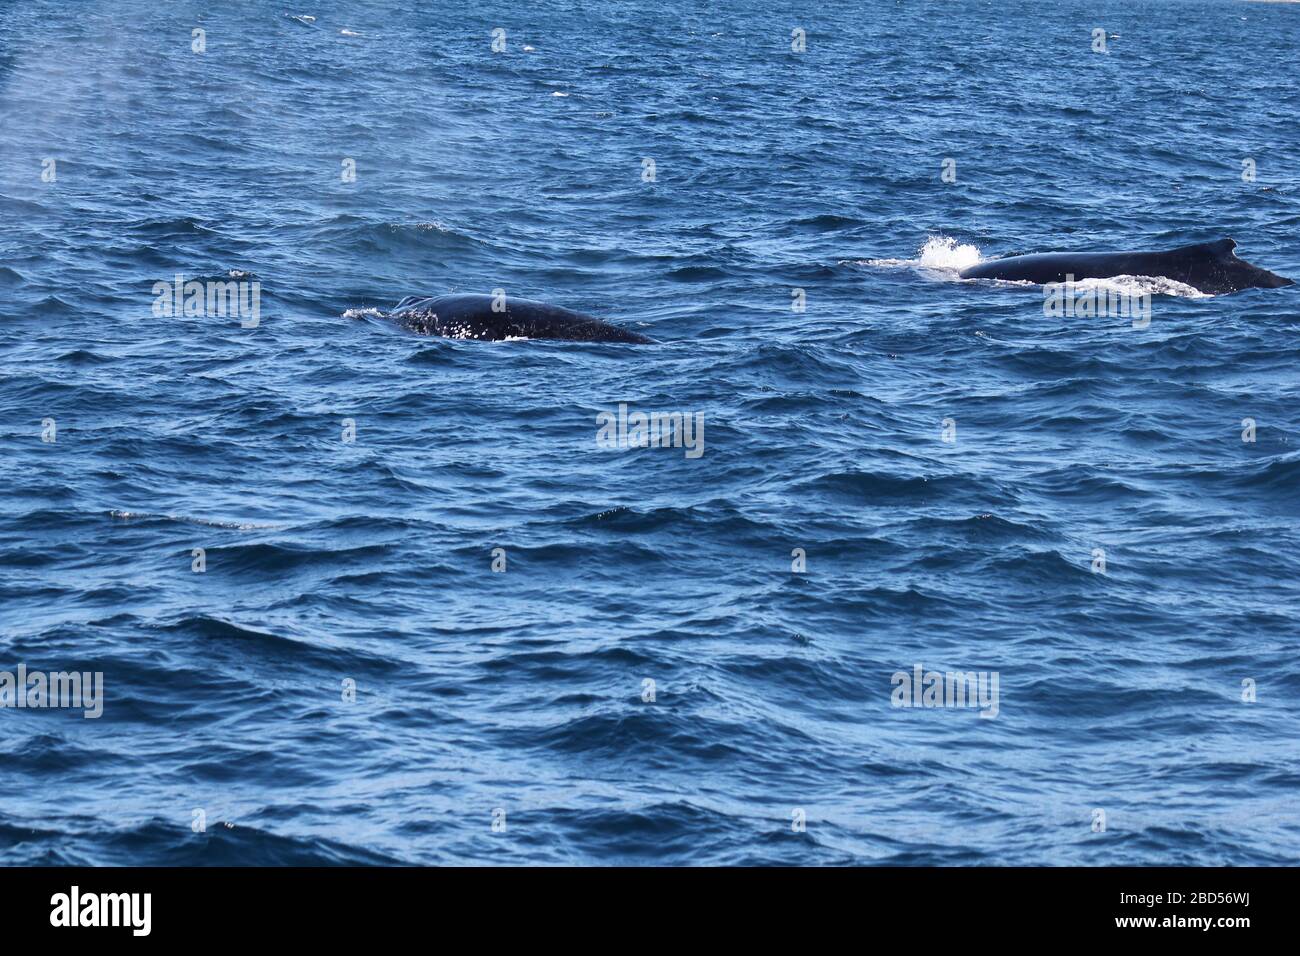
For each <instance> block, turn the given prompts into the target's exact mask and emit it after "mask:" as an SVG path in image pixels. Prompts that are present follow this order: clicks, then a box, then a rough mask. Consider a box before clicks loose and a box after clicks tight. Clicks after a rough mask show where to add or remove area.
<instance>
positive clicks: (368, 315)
mask: <svg viewBox="0 0 1300 956" xmlns="http://www.w3.org/2000/svg"><path fill="white" fill-rule="evenodd" d="M383 316H384V312H383V310H382V309H348V310H347V311H346V312H344V313H343V318H345V319H380V318H383Z"/></svg>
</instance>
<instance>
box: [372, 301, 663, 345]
mask: <svg viewBox="0 0 1300 956" xmlns="http://www.w3.org/2000/svg"><path fill="white" fill-rule="evenodd" d="M388 317H389V318H390V319H393V320H394V321H396V322H397V323H398V324H399V325H401V326H402V327H403V328H405V329H408V330H410V331H412V332H416V333H419V334H420V335H441V336H443V337H444V338H449V339H480V340H483V341H489V342H500V341H503V340H505V339H563V340H566V341H570V342H628V343H633V344H637V345H647V344H649V343H650V342H651V341H652V340H651V339H648V338H646V337H645V336H644V335H641V334H639V333H637V332H630V331H628V330H627V329H620V328H619V327H618V326H616V325H610V324H609V323H608V322H605V321H603V320H601V319H597V318H595V317H594V316H590V315H583V314H582V313H581V312H574V311H572V310H570V309H562V308H560V307H559V306H555V305H547V304H546V303H545V302H534V301H533V300H531V299H516V298H511V297H509V296H504V297H500V298H498V297H496V296H491V295H436V296H417V295H411V296H407V297H406V298H405V299H403V300H402V301H401V302H399V303H397V308H395V309H393V311H392V312H390V313H388Z"/></svg>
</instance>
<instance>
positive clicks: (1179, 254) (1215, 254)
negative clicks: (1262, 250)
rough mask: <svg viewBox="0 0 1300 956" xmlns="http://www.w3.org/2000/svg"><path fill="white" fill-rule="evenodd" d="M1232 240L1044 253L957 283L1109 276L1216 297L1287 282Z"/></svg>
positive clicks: (989, 265) (996, 264)
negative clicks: (1246, 256) (1164, 282)
mask: <svg viewBox="0 0 1300 956" xmlns="http://www.w3.org/2000/svg"><path fill="white" fill-rule="evenodd" d="M1236 248H1237V243H1236V242H1235V241H1234V240H1233V239H1229V238H1224V239H1217V240H1215V241H1213V242H1197V243H1192V244H1191V245H1186V246H1179V247H1178V248H1176V249H1169V250H1167V251H1163V252H1047V253H1037V254H1033V255H1025V256H1009V257H1007V258H1004V259H989V260H986V261H984V262H981V263H979V264H977V265H975V266H972V267H971V268H969V269H966V270H964V271H963V272H962V273H961V277H962V278H963V279H1004V280H1012V281H1022V282H1024V281H1027V282H1035V283H1039V284H1042V285H1046V284H1048V283H1055V282H1068V281H1071V280H1075V281H1078V280H1082V279H1109V278H1113V277H1115V276H1121V275H1128V276H1153V277H1163V278H1167V279H1173V280H1174V281H1175V282H1180V283H1182V284H1183V285H1188V286H1191V287H1192V288H1194V289H1196V290H1198V291H1200V292H1204V293H1208V294H1210V295H1219V294H1222V293H1224V292H1236V291H1239V290H1241V289H1248V288H1266V289H1274V288H1278V287H1280V286H1286V285H1291V284H1292V282H1291V280H1290V279H1287V278H1285V277H1283V276H1279V275H1276V274H1274V273H1272V272H1269V271H1268V270H1267V269H1260V268H1259V267H1258V266H1253V265H1251V264H1250V263H1249V262H1246V261H1245V260H1243V259H1239V258H1237V256H1236V253H1235V252H1234V250H1235V249H1236Z"/></svg>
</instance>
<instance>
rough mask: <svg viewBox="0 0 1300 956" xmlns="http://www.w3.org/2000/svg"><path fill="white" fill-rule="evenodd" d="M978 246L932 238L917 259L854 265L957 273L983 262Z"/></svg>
mask: <svg viewBox="0 0 1300 956" xmlns="http://www.w3.org/2000/svg"><path fill="white" fill-rule="evenodd" d="M983 258H984V257H983V256H981V255H980V250H979V247H978V246H973V245H968V244H965V243H959V242H958V241H957V240H956V239H953V238H952V237H951V236H930V237H929V238H928V239H926V240H925V245H923V246H921V248H920V249H919V250H918V252H917V255H916V258H915V259H865V260H863V259H859V260H856V261H855V262H854V263H853V264H854V265H868V266H886V267H890V268H898V267H905V268H909V269H933V270H937V271H941V272H952V273H957V272H960V271H961V270H962V269H969V268H970V267H971V266H973V265H976V264H978V263H979V262H981V261H982V260H983Z"/></svg>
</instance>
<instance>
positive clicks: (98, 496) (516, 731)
mask: <svg viewBox="0 0 1300 956" xmlns="http://www.w3.org/2000/svg"><path fill="white" fill-rule="evenodd" d="M287 14H293V15H298V16H299V19H294V18H292V17H291V16H289V15H287ZM311 18H314V19H311ZM496 28H501V29H503V30H504V31H505V33H504V37H503V38H502V37H501V35H499V34H498V35H497V36H498V40H499V42H498V45H500V42H504V47H505V48H504V50H502V51H501V52H494V51H493V48H492V47H493V39H494V35H493V31H494V30H495V29H496ZM196 29H197V30H201V31H203V32H202V33H201V34H198V35H196V34H195V33H194V32H193V31H195V30H196ZM796 29H802V30H803V31H805V33H804V36H805V37H806V49H805V50H804V51H802V52H796V51H794V50H793V49H792V43H796V42H797V40H798V37H797V36H792V31H795V30H796ZM1097 29H1100V30H1101V31H1102V40H1103V41H1104V44H1105V47H1106V52H1095V51H1094V49H1093V45H1094V42H1095V39H1094V32H1093V31H1094V30H1097ZM196 46H198V47H199V48H201V52H196V50H195V47H196ZM1297 49H1300V5H1287V4H1264V3H1239V2H1229V0H1146V2H1118V0H1115V2H1096V3H1086V4H1080V3H1067V2H1056V0H1032V2H1031V0H998V2H992V0H990V2H942V3H940V2H929V3H927V2H919V0H907V2H903V0H897V2H883V0H882V2H865V0H863V2H854V3H847V2H840V0H829V2H822V3H818V4H815V5H812V6H802V7H800V6H798V5H793V6H792V5H788V4H783V3H766V2H757V0H745V2H741V3H735V4H720V5H716V6H715V5H705V4H698V3H691V2H688V3H686V4H679V5H673V6H671V7H660V6H656V5H646V4H640V3H633V2H616V0H600V2H593V3H576V2H553V3H545V4H542V5H540V6H538V7H536V8H531V9H523V8H521V7H520V6H519V5H517V4H512V3H502V2H496V0H493V2H488V3H429V4H425V3H348V4H297V3H295V4H294V5H292V6H291V7H289V8H288V9H286V8H285V7H283V6H280V5H275V4H269V3H250V4H240V5H222V6H221V8H220V9H213V6H212V5H209V4H197V3H188V2H179V3H168V4H157V3H154V4H146V3H140V2H136V0H129V2H124V3H111V4H110V3H78V4H58V3H5V4H0V320H2V321H3V338H2V340H0V341H2V346H0V348H2V351H0V478H2V479H3V486H4V492H5V493H4V496H3V499H2V500H3V505H2V506H0V602H2V603H0V671H14V670H15V669H16V668H17V667H18V666H19V665H20V664H22V665H24V666H25V667H27V668H28V669H29V670H43V671H70V670H78V671H85V672H102V674H103V681H104V702H103V715H102V717H100V718H98V719H85V718H84V717H83V716H82V713H81V712H80V711H76V710H71V709H44V710H39V709H17V708H13V707H9V708H5V709H0V793H3V794H4V796H3V797H0V860H3V861H4V862H5V863H9V864H27V863H39V864H51V863H94V864H154V863H162V864H209V863H213V864H216V863H221V864H245V863H246V864H282V863H307V864H317V863H372V862H373V863H421V864H423V863H473V864H496V863H501V864H520V863H584V864H592V863H594V864H607V863H654V864H719V863H726V864H768V863H776V864H844V863H866V864H875V863H885V864H891V863H892V864H897V863H907V864H1088V865H1115V864H1171V863H1172V864H1210V865H1213V864H1270V865H1271V864H1285V863H1294V862H1295V860H1296V859H1297V856H1298V855H1300V801H1298V800H1297V788H1298V787H1300V772H1298V771H1297V767H1296V764H1297V744H1296V741H1297V730H1298V729H1300V726H1298V723H1300V661H1298V660H1297V647H1298V645H1300V640H1298V636H1297V625H1296V617H1297V612H1298V611H1300V585H1298V584H1297V579H1298V578H1300V557H1298V556H1297V555H1298V553H1300V532H1298V530H1297V517H1298V516H1300V437H1298V436H1300V378H1298V377H1297V374H1296V371H1295V369H1296V368H1297V364H1298V363H1300V347H1298V345H1297V342H1298V340H1300V291H1297V289H1296V288H1288V289H1280V290H1250V291H1246V292H1241V293H1238V294H1235V295H1231V296H1219V297H1194V296H1188V295H1178V294H1168V293H1167V292H1161V291H1157V294H1155V295H1154V296H1153V298H1152V300H1151V321H1150V323H1149V325H1147V326H1145V327H1138V328H1135V327H1134V323H1133V322H1131V321H1130V320H1129V319H1128V318H1122V317H1116V316H1074V317H1069V318H1065V319H1063V318H1059V317H1048V316H1046V315H1045V314H1044V310H1043V296H1042V294H1041V291H1040V290H1038V289H1036V288H1032V287H1031V288H1022V287H1015V286H1007V285H998V284H991V283H984V282H962V281H958V280H957V279H956V275H955V271H954V268H953V267H954V266H957V265H961V264H963V263H967V262H970V261H974V260H975V259H977V258H978V257H980V256H985V257H987V256H993V255H1003V254H1009V253H1016V252H1027V251H1035V250H1047V249H1096V250H1104V249H1133V248H1161V247H1172V246H1177V245H1182V244H1186V243H1191V242H1199V241H1206V240H1212V239H1219V238H1222V237H1224V236H1231V237H1233V238H1235V239H1236V240H1237V242H1238V243H1239V248H1238V250H1237V251H1238V253H1239V254H1240V255H1242V256H1243V257H1244V258H1246V259H1248V260H1249V261H1251V262H1254V263H1256V264H1257V265H1261V266H1263V267H1265V268H1269V269H1271V270H1273V271H1276V272H1279V273H1282V274H1284V275H1291V276H1293V277H1295V276H1300V246H1297V242H1296V235H1297V231H1298V227H1300V136H1298V135H1297V126H1296V116H1297V115H1300V87H1298V85H1297V83H1296V80H1295V76H1294V62H1293V61H1294V56H1295V51H1296V50H1297ZM47 160H53V161H54V162H53V164H50V163H48V162H47ZM647 160H650V161H652V164H653V165H651V164H648V163H647V162H646V161H647ZM945 160H952V161H953V162H952V163H950V164H945ZM1247 160H1249V161H1250V163H1251V164H1253V165H1251V166H1250V169H1253V172H1254V175H1253V176H1251V175H1249V174H1248V173H1249V171H1250V170H1249V169H1248V165H1249V164H1246V165H1244V161H1247ZM945 170H951V171H952V172H953V173H955V181H951V182H950V181H945V177H944V176H943V173H944V171H945ZM352 172H354V173H355V176H354V177H352V178H350V173H352ZM948 178H949V179H951V178H952V176H951V175H950V176H949V177H948ZM349 180H350V181H349ZM178 273H180V274H183V275H184V276H186V277H187V278H201V279H223V278H232V279H236V280H241V279H242V280H244V281H249V282H253V281H255V282H257V283H258V284H259V286H258V287H259V289H260V320H259V322H258V324H257V326H256V327H252V328H245V327H243V326H242V325H241V323H240V322H239V321H237V320H235V319H233V318H231V317H229V316H226V317H217V316H212V315H204V316H186V315H173V316H166V315H163V316H159V315H155V314H154V305H155V300H156V298H157V293H155V291H154V285H155V283H158V282H171V281H173V277H174V276H175V275H176V274H178ZM498 288H499V289H504V290H507V293H508V294H510V295H519V296H527V297H532V298H538V299H542V300H545V301H548V302H553V303H555V304H558V305H563V306H567V307H569V308H574V309H579V310H582V311H584V312H589V313H592V314H595V315H599V316H602V317H605V318H608V319H610V320H611V321H614V322H616V323H618V324H621V325H625V326H627V327H629V328H634V329H636V330H638V331H641V332H643V333H645V334H647V335H649V336H651V337H652V338H654V339H655V340H656V341H657V343H658V344H655V345H650V346H627V345H609V344H593V343H571V342H538V341H528V342H499V343H484V342H462V341H452V340H442V339H432V338H427V337H420V336H415V335H412V334H409V333H407V332H404V331H402V330H400V329H397V328H395V327H393V326H392V325H390V324H389V323H387V322H385V321H384V319H383V318H382V316H381V315H380V314H379V313H378V311H376V310H382V309H385V308H389V307H391V306H392V305H393V304H394V303H395V302H396V301H397V300H398V299H400V298H402V297H403V296H406V295H411V294H438V293H442V292H446V291H470V292H490V291H491V290H494V289H498ZM795 290H803V298H804V301H805V302H806V309H805V310H804V311H802V312H801V311H797V310H796V308H795V307H796V306H797V305H798V301H797V299H796V292H795ZM620 403H626V404H627V405H628V406H629V408H631V409H633V410H638V409H639V410H644V411H651V410H669V411H681V412H683V413H685V414H688V415H691V416H695V415H701V416H702V420H703V422H704V431H703V440H704V444H703V448H704V452H703V454H702V455H700V456H699V457H694V458H692V457H689V456H687V455H686V454H685V453H684V450H683V449H680V448H678V449H673V448H640V449H623V450H604V449H601V448H599V447H598V446H597V443H596V416H597V415H598V414H599V413H600V412H602V411H604V410H614V409H616V408H617V406H618V405H619V404H620ZM1246 419H1250V420H1252V421H1253V422H1254V430H1253V435H1251V434H1250V427H1249V426H1248V425H1247V424H1244V420H1246ZM47 420H49V421H47ZM945 420H947V422H946V424H945ZM349 423H350V424H349ZM352 429H354V430H355V431H354V440H345V439H353V432H352ZM1243 435H1246V436H1247V437H1253V438H1254V441H1246V440H1243ZM50 439H53V440H50ZM945 439H949V440H945ZM200 548H201V549H203V551H202V555H203V565H204V567H205V570H203V571H201V572H198V571H195V570H194V567H195V565H196V562H197V560H198V559H197V558H196V557H195V554H194V549H200ZM495 549H501V551H499V552H496V556H495V557H494V551H495ZM801 556H802V560H804V561H806V567H805V569H804V570H802V571H795V570H792V568H793V567H794V565H795V564H796V563H797V562H799V561H800V560H801ZM494 561H496V562H497V563H498V564H500V562H501V561H504V567H505V570H504V571H494V570H493V563H494ZM1101 562H1104V573H1103V571H1102V567H1101ZM917 664H920V665H923V667H924V669H926V670H931V669H933V670H938V671H942V672H947V671H963V672H965V671H982V672H989V673H992V672H996V674H997V675H998V679H999V684H998V688H999V691H998V701H997V708H996V716H995V717H992V718H991V719H987V718H984V717H981V716H980V711H978V710H976V709H972V708H969V707H968V708H956V707H953V708H925V707H921V708H903V707H895V706H894V702H895V701H894V687H895V682H894V680H893V677H892V675H894V674H895V673H898V672H902V673H905V674H910V673H911V672H912V671H913V668H914V667H915V666H916V665H917ZM648 681H650V682H653V683H652V684H651V683H647V682H648ZM352 687H355V699H345V698H350V697H351V695H350V694H349V693H348V689H350V688H352ZM651 696H653V700H650V699H648V698H650V697H651ZM1252 697H1253V699H1251V698H1252ZM985 710H986V712H987V711H988V708H985ZM197 811H201V813H200V812H197ZM1098 811H1101V812H1102V815H1100V816H1099V814H1098ZM801 823H802V825H801ZM196 830H197V831H199V832H196Z"/></svg>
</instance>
